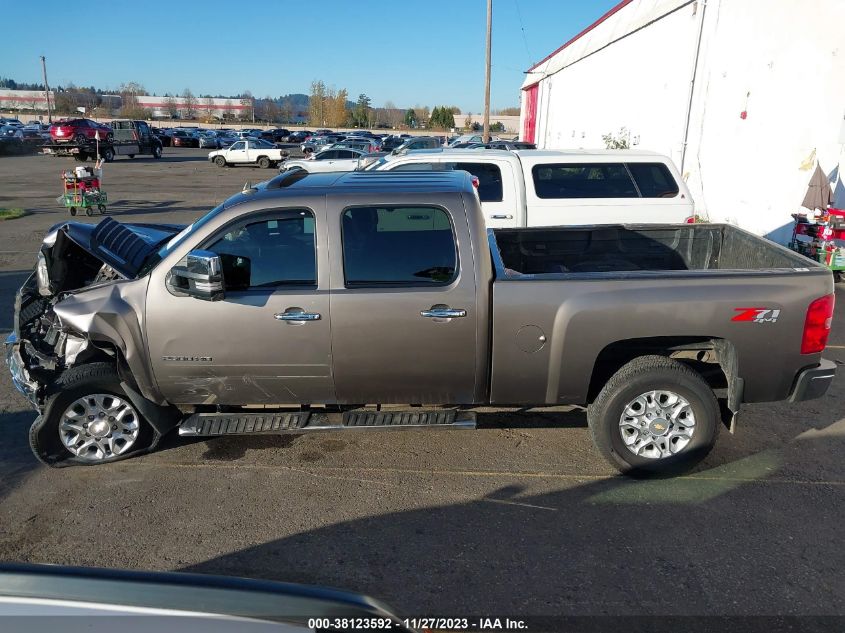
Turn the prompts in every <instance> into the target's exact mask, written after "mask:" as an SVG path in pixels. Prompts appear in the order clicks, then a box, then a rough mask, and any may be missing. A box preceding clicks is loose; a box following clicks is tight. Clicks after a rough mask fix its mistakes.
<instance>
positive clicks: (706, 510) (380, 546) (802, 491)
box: [184, 429, 845, 616]
mask: <svg viewBox="0 0 845 633" xmlns="http://www.w3.org/2000/svg"><path fill="white" fill-rule="evenodd" d="M843 449H845V437H843V436H842V435H841V429H839V430H838V431H836V432H832V433H830V432H829V433H821V434H819V435H816V436H813V435H809V436H807V437H803V438H798V439H797V440H795V441H794V442H792V443H790V444H789V445H786V446H782V447H781V448H779V449H774V450H763V451H761V452H757V453H753V454H751V455H748V456H746V457H744V458H740V459H738V460H736V461H732V462H730V463H726V464H724V465H721V466H717V467H714V468H710V469H709V470H707V471H703V472H699V473H697V474H695V475H692V476H688V477H683V478H676V479H668V480H666V479H664V480H646V481H636V480H630V479H626V478H623V477H611V478H604V479H598V480H594V481H591V482H589V483H583V481H584V480H585V479H587V478H586V477H577V476H572V477H564V476H561V477H560V478H557V479H556V478H555V477H554V476H550V477H549V478H547V479H543V480H538V479H533V480H531V479H520V477H519V475H518V474H514V475H513V476H511V477H508V474H507V473H502V474H500V475H497V476H494V475H491V474H490V473H479V476H478V477H475V478H472V482H471V483H466V482H459V480H454V479H450V478H448V477H438V475H437V473H432V474H431V478H427V477H424V476H423V479H422V481H423V482H424V484H423V485H420V486H418V487H415V488H410V489H409V490H411V492H409V494H411V496H412V497H415V500H414V501H412V503H413V504H414V505H416V506H418V507H419V509H412V510H405V511H398V512H397V511H390V510H387V509H386V510H385V511H383V512H381V511H379V510H378V508H379V506H380V505H381V506H388V507H389V505H390V504H392V503H395V500H393V499H391V495H392V494H393V493H392V492H391V488H390V485H391V484H388V483H387V482H385V484H384V485H385V486H386V487H381V486H380V482H379V481H372V482H371V486H372V490H371V492H370V493H369V494H368V493H367V492H365V491H361V490H360V484H358V489H359V490H358V491H357V492H356V491H355V490H356V489H355V487H354V485H352V484H350V487H349V488H345V487H343V485H344V482H342V481H339V482H338V484H337V485H338V486H339V487H341V490H340V492H339V494H341V495H342V494H346V493H345V492H344V491H347V492H348V493H349V494H353V495H354V494H357V495H359V499H360V506H359V509H358V510H355V511H351V510H350V511H349V512H350V513H351V514H352V515H353V516H352V517H350V518H346V519H343V520H340V521H338V522H336V523H333V524H331V525H324V526H322V527H319V528H316V529H311V530H308V529H306V530H304V531H301V532H298V533H292V534H291V535H290V536H287V537H285V538H281V539H275V540H269V541H268V542H266V543H263V544H260V545H256V546H254V547H248V548H245V549H240V550H237V551H233V552H229V553H221V554H220V555H219V556H217V557H215V558H212V559H210V560H206V561H204V562H202V563H198V564H194V565H190V566H187V567H185V568H184V571H192V572H203V573H216V574H230V575H236V576H244V575H246V576H250V577H258V578H268V579H276V580H286V581H293V582H302V583H311V584H319V585H328V586H335V587H341V588H345V589H350V590H353V591H360V592H363V593H366V594H368V595H371V596H374V597H376V598H379V599H383V600H385V601H386V602H387V603H388V604H391V605H393V606H394V607H396V608H397V609H398V610H399V611H400V613H404V614H408V615H411V614H414V615H420V614H429V615H430V614H434V615H438V614H442V615H447V614H448V615H544V614H548V615H562V614H567V615H571V614H606V615H607V614H610V615H613V614H620V615H622V614H624V615H628V616H632V615H654V614H657V613H660V614H661V615H690V614H701V613H706V614H708V615H722V614H746V615H747V614H767V613H769V614H774V613H789V614H807V613H831V614H833V613H838V614H841V613H843V612H845V598H843V593H842V592H841V591H840V589H841V587H842V586H843V582H845V572H843V568H842V565H841V561H842V556H841V551H840V549H841V548H840V545H839V531H840V525H841V513H840V512H838V511H837V510H834V509H835V508H839V507H841V503H842V501H843V500H845V481H843V476H842V475H843V473H842V471H841V469H840V470H838V471H837V472H830V468H828V471H826V472H822V470H823V469H822V470H820V471H818V472H814V471H813V470H812V469H810V470H809V471H808V470H806V464H807V460H813V461H818V462H819V463H826V464H835V463H838V460H839V459H840V457H839V456H841V453H842V451H843ZM377 470H378V469H375V470H374V471H373V472H370V473H369V474H368V477H369V478H371V479H378V478H379V476H380V475H379V474H378V472H376V471H377ZM331 474H332V477H333V478H335V479H339V480H342V479H343V476H342V473H340V472H335V471H332V473H331ZM316 476H318V477H319V476H320V473H319V472H317V473H316ZM350 476H353V475H350ZM509 478H510V479H511V481H510V482H508V481H507V480H508V479H509ZM479 482H481V483H479ZM484 482H487V483H486V484H485V483H484ZM432 483H433V485H432ZM446 483H450V484H455V485H462V486H467V488H466V490H473V489H476V488H477V487H478V486H482V487H483V486H485V485H486V487H487V488H488V492H486V493H483V494H481V495H479V496H478V497H476V498H474V499H472V500H471V501H468V502H465V503H457V504H449V503H442V502H438V498H439V499H443V498H444V497H445V498H449V497H450V496H451V495H450V494H446V493H445V492H444V490H445V489H440V486H442V485H444V484H446ZM550 488H551V489H550ZM413 491H416V492H413ZM370 494H371V495H372V496H371V497H370V496H369V495H370ZM404 502H405V501H403V503H404ZM320 512H321V515H323V514H328V515H329V516H335V515H338V516H340V515H339V513H338V512H334V511H333V510H326V509H323V510H320ZM365 512H368V513H371V515H370V516H360V515H361V514H363V513H365ZM356 514H357V515H359V516H355V515H356ZM285 516H286V515H285V513H284V512H282V513H280V514H279V515H278V520H279V521H282V522H283V523H282V525H281V526H280V527H281V529H283V530H284V529H289V528H286V527H285V526H284V521H285V518H284V517H285ZM808 521H810V522H812V528H811V531H812V538H811V539H810V540H808V538H807V529H808ZM291 531H292V532H296V530H295V529H294V530H291ZM799 579H800V581H799ZM659 586H665V587H671V588H672V589H671V592H670V593H672V594H673V595H675V596H683V600H677V601H676V600H666V597H665V595H663V594H662V593H661V592H657V593H656V594H653V593H651V591H650V590H648V589H645V588H649V587H659Z"/></svg>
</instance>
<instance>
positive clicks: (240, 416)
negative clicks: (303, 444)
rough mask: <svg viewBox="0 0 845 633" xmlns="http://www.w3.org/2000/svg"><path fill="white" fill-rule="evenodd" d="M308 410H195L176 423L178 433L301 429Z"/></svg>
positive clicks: (252, 432) (195, 433)
mask: <svg viewBox="0 0 845 633" xmlns="http://www.w3.org/2000/svg"><path fill="white" fill-rule="evenodd" d="M310 415H311V414H310V413H309V412H308V411H295V412H292V413H195V414H193V415H192V416H190V417H189V418H188V419H186V420H185V421H184V422H182V424H180V425H179V435H188V436H214V435H253V434H262V433H263V434H266V433H273V434H276V433H284V432H285V431H297V430H299V429H302V428H303V427H304V426H305V425H306V424H307V423H308V418H309V417H310Z"/></svg>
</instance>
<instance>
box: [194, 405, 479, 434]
mask: <svg viewBox="0 0 845 633" xmlns="http://www.w3.org/2000/svg"><path fill="white" fill-rule="evenodd" d="M474 428H475V413H473V412H471V411H461V412H458V411H455V410H454V409H438V410H429V411H426V410H424V409H412V410H410V411H366V410H364V411H361V410H359V411H347V412H346V413H344V414H343V415H342V416H340V415H338V414H336V413H334V414H333V413H323V412H321V411H294V412H290V413H243V412H239V413H195V414H193V415H192V416H190V417H188V418H186V419H185V421H184V422H182V424H180V425H179V435H184V436H193V437H213V436H218V435H258V434H265V435H266V434H279V433H307V432H309V431H347V430H353V431H357V430H391V429H395V430H402V429H474Z"/></svg>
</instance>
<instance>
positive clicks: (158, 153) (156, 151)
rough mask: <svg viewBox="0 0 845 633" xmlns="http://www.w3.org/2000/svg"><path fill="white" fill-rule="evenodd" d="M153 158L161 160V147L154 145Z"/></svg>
mask: <svg viewBox="0 0 845 633" xmlns="http://www.w3.org/2000/svg"><path fill="white" fill-rule="evenodd" d="M153 158H155V159H159V158H161V145H153Z"/></svg>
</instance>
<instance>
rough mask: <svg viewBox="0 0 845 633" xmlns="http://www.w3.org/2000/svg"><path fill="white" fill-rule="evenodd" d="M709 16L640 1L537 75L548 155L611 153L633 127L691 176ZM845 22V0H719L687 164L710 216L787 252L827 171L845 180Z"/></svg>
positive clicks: (844, 197)
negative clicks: (816, 179) (814, 177)
mask: <svg viewBox="0 0 845 633" xmlns="http://www.w3.org/2000/svg"><path fill="white" fill-rule="evenodd" d="M701 10H702V4H701V3H700V2H684V1H683V0H674V2H668V1H666V0H634V1H633V2H632V3H630V4H628V5H627V6H625V7H623V8H622V9H621V10H619V11H618V12H617V13H616V14H614V15H612V16H611V17H610V18H608V19H607V20H606V21H605V22H603V23H602V24H600V25H598V26H597V27H596V28H595V29H594V30H593V31H591V32H590V33H588V34H587V35H585V36H584V37H583V38H581V39H582V40H585V41H584V42H581V40H578V41H576V42H575V43H574V44H573V45H570V46H569V47H567V48H565V49H564V50H563V51H561V52H560V53H558V54H557V55H555V56H554V57H552V58H551V59H550V60H548V61H547V62H545V63H544V64H542V65H541V66H540V67H538V68H537V69H535V70H534V72H533V73H531V74H529V76H528V78H527V79H526V84H529V83H531V81H534V80H536V78H537V77H542V78H541V79H540V87H539V94H538V106H537V142H538V145H539V146H540V147H545V148H555V149H565V148H595V147H604V142H603V140H602V135H604V134H608V133H611V134H614V135H618V134H619V129H620V128H622V127H625V128H627V129H628V131H629V134H630V140H631V142H632V144H633V145H635V146H637V147H639V148H642V149H650V150H654V151H658V152H661V153H664V154H667V155H669V156H671V157H672V158H673V160H674V161H675V162H676V164H678V165H679V167H680V166H681V156H682V153H683V138H684V121H685V118H686V115H687V108H688V104H689V86H690V79H691V77H692V70H693V66H694V63H693V60H694V56H695V45H696V41H697V35H698V25H699V22H698V20H699V19H700V17H701V13H700V12H701ZM667 11H668V13H667ZM661 16H662V17H661ZM842 24H845V1H843V0H802V1H801V2H795V1H793V0H707V7H706V10H705V13H704V22H703V30H702V42H701V52H700V57H699V62H698V68H697V73H696V81H695V91H694V93H693V99H692V109H691V111H690V124H689V138H688V145H687V151H686V156H685V161H684V164H683V172H684V177H685V178H686V180H687V183H688V185H689V186H690V189H691V190H692V193H693V196H694V197H695V200H696V209H697V212H698V213H700V214H701V215H704V216H706V217H709V219H711V220H712V221H718V222H722V221H727V222H732V223H735V224H739V225H740V226H743V227H745V228H748V229H750V230H752V231H754V232H756V233H758V234H761V235H768V236H769V237H771V238H772V239H775V240H777V241H779V242H785V241H787V240H788V238H789V233H790V230H791V224H792V218H791V217H790V213H792V212H794V211H796V210H797V209H798V208H799V205H800V202H801V199H802V198H803V195H804V192H805V191H806V186H807V182H808V180H809V178H810V175H811V173H812V170H813V169H814V168H815V160H816V159H818V160H819V161H820V162H821V165H822V167H823V168H824V169H825V171H826V172H827V173H828V174H831V176H832V181H836V178H837V175H838V170H837V166H838V165H839V163H840V161H841V160H842V159H843V155H842V148H843V143H845V138H842V134H843V132H842V128H843V125H845V124H843V116H845V79H843V78H845V38H844V37H843V36H842V32H841V28H842V26H841V25H842ZM635 29H638V30H635ZM632 31H633V32H632ZM620 38H621V39H620ZM576 44H577V46H578V47H580V52H579V51H578V50H576V48H575V45H576ZM584 54H586V56H582V55H584ZM742 112H746V118H744V119H743V118H741V113H742ZM523 116H524V113H523ZM836 195H837V202H838V203H839V204H840V205H842V206H845V190H843V187H842V185H841V184H840V185H839V186H838V189H837V191H836Z"/></svg>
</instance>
